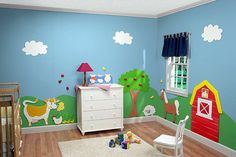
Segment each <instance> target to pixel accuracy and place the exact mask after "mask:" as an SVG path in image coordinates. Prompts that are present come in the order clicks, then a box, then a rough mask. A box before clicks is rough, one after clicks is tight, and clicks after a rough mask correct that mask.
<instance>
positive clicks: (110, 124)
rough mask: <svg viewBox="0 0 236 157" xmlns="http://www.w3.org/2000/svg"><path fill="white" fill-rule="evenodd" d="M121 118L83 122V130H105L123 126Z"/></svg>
mask: <svg viewBox="0 0 236 157" xmlns="http://www.w3.org/2000/svg"><path fill="white" fill-rule="evenodd" d="M122 125H123V124H122V123H121V119H120V118H119V119H104V120H96V121H87V122H86V123H83V130H87V131H93V130H94V131H95V130H106V129H116V128H123V126H122Z"/></svg>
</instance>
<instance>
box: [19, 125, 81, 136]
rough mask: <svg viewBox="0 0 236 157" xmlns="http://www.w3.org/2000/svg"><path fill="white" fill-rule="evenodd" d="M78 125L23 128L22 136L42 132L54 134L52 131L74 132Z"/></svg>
mask: <svg viewBox="0 0 236 157" xmlns="http://www.w3.org/2000/svg"><path fill="white" fill-rule="evenodd" d="M76 128H77V124H76V123H73V124H63V125H48V126H37V127H28V128H22V134H33V133H41V132H52V131H62V130H72V129H76Z"/></svg>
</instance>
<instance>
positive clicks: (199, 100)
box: [196, 98, 213, 120]
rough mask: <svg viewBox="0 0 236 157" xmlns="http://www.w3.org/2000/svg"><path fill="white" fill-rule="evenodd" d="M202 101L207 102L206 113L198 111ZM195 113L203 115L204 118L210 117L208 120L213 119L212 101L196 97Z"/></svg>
mask: <svg viewBox="0 0 236 157" xmlns="http://www.w3.org/2000/svg"><path fill="white" fill-rule="evenodd" d="M202 102H204V103H206V104H208V106H209V113H208V114H204V113H202V112H201V111H200V106H201V103H202ZM196 115H198V116H201V117H204V118H207V119H210V120H213V119H212V101H210V100H206V99H201V98H198V101H197V113H196Z"/></svg>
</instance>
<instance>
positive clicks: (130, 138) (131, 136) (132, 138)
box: [126, 131, 141, 144]
mask: <svg viewBox="0 0 236 157" xmlns="http://www.w3.org/2000/svg"><path fill="white" fill-rule="evenodd" d="M126 135H127V139H126V141H127V142H129V143H137V144H140V143H141V140H140V139H137V138H136V137H135V136H134V134H133V133H132V132H131V131H128V132H127V133H126Z"/></svg>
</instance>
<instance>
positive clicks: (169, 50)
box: [162, 32, 189, 57]
mask: <svg viewBox="0 0 236 157" xmlns="http://www.w3.org/2000/svg"><path fill="white" fill-rule="evenodd" d="M188 53H189V33H187V32H184V33H177V34H171V35H165V36H164V45H163V50H162V56H163V57H174V56H175V57H179V56H188Z"/></svg>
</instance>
